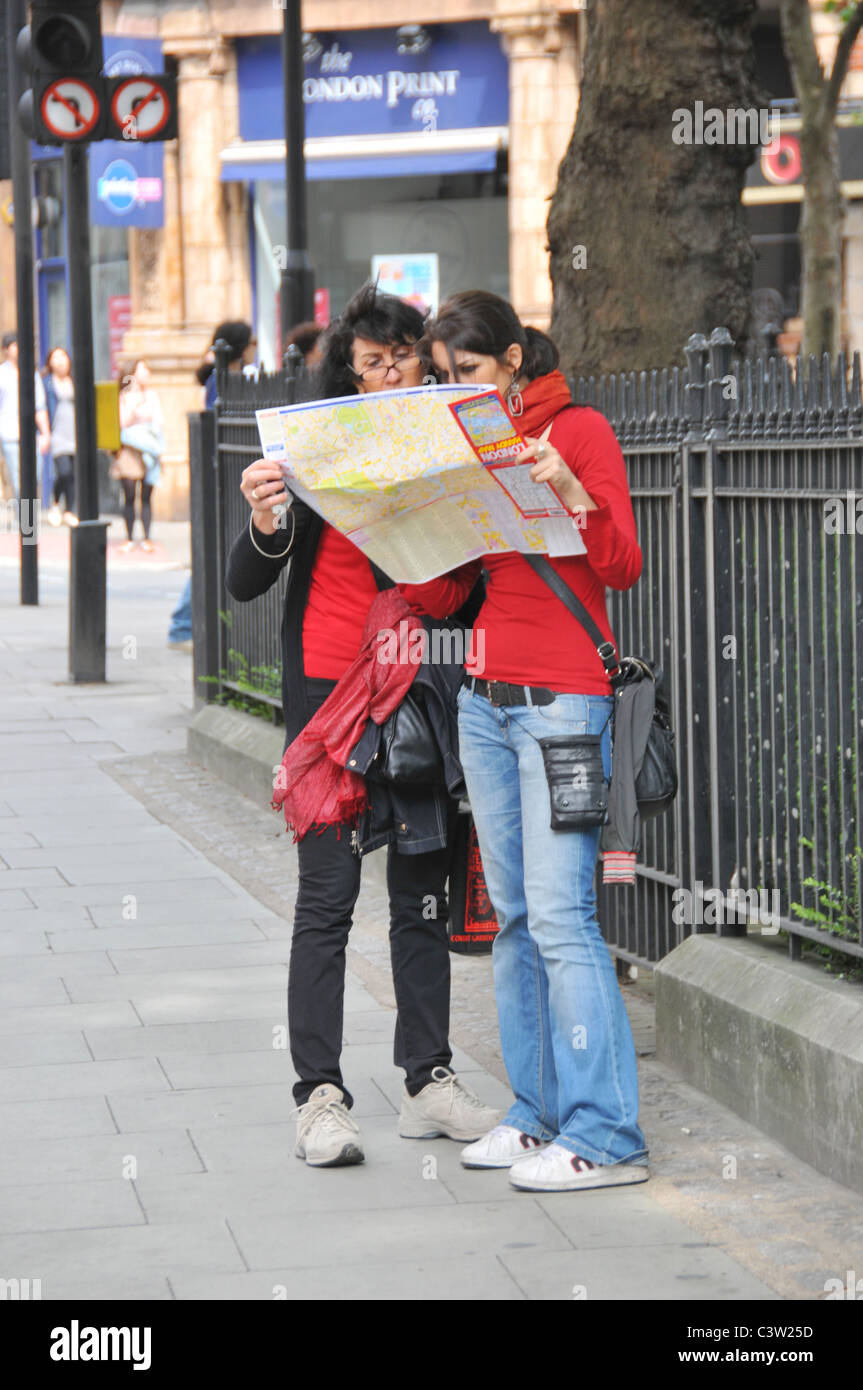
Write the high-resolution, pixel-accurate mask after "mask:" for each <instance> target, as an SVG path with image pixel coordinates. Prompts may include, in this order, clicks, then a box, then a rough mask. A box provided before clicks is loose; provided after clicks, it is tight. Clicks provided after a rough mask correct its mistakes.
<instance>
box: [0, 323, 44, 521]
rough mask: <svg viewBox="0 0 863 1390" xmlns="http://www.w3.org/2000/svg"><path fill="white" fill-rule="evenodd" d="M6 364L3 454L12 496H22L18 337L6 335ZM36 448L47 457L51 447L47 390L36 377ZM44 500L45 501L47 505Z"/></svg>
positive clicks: (0, 419) (0, 401) (2, 371)
mask: <svg viewBox="0 0 863 1390" xmlns="http://www.w3.org/2000/svg"><path fill="white" fill-rule="evenodd" d="M2 346H3V351H4V352H5V354H6V358H5V361H3V362H2V363H0V450H2V453H3V460H4V462H5V464H6V472H7V473H8V475H9V486H10V487H11V489H12V496H13V497H18V496H19V495H20V492H21V430H20V424H19V419H18V334H17V333H4V335H3V339H2ZM36 430H37V436H38V438H37V447H38V450H39V453H40V454H43V455H44V454H45V453H47V452H48V450H49V449H50V447H51V427H50V425H49V423H48V411H47V406H46V401H45V387H44V386H43V385H42V379H41V377H40V376H39V373H38V372H37V373H36ZM44 500H45V499H44V497H43V501H44Z"/></svg>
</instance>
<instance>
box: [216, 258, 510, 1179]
mask: <svg viewBox="0 0 863 1390" xmlns="http://www.w3.org/2000/svg"><path fill="white" fill-rule="evenodd" d="M422 329H423V320H422V316H421V315H420V314H419V313H418V311H417V310H416V309H415V308H413V306H412V305H409V304H406V303H404V302H403V301H402V300H400V299H396V298H395V297H394V296H392V295H384V294H378V293H377V292H376V288H375V286H374V285H367V286H365V287H364V288H363V289H362V290H361V291H360V292H359V293H358V294H357V295H355V296H354V298H353V299H352V300H351V302H350V303H349V304H348V305H347V307H346V309H345V311H344V313H343V314H342V315H341V316H340V317H339V318H338V319H337V320H336V321H335V323H333V324H332V325H331V326H330V328H329V330H328V331H327V334H326V336H325V338H324V339H323V340H322V349H323V360H322V364H321V369H320V375H319V378H318V379H317V381H316V383H315V384H316V386H317V394H318V395H319V396H320V397H332V396H344V395H356V394H360V395H363V394H365V393H366V392H373V391H386V390H389V391H392V390H397V389H399V388H401V387H411V386H419V385H421V383H422V375H423V372H422V367H421V365H420V359H419V356H418V351H417V341H418V339H419V337H420V335H421V333H422ZM241 489H242V493H243V496H244V497H245V499H246V501H247V502H248V504H249V507H250V509H251V515H250V517H249V522H248V525H247V526H244V527H243V530H242V531H241V533H240V535H239V536H238V537H237V539H236V541H235V542H234V545H233V547H232V549H231V553H230V555H229V557H228V567H227V574H226V586H227V588H228V590H229V592H230V593H231V594H232V595H233V596H234V598H236V599H239V600H241V601H248V600H250V599H254V598H255V597H256V596H257V595H258V594H261V593H263V592H265V591H266V589H268V588H269V587H270V586H271V585H272V584H273V583H274V582H275V581H276V579H277V578H278V576H279V574H280V573H281V571H282V570H283V569H284V567H285V565H286V564H287V563H288V561H289V559H290V564H291V575H290V582H289V584H288V587H287V590H286V594H285V613H284V618H283V623H282V643H283V706H284V714H285V728H286V734H287V741H288V742H289V743H290V742H291V741H292V740H293V739H294V738H295V737H296V735H297V734H298V733H299V732H300V729H301V728H303V727H304V726H305V724H306V723H307V722H308V720H309V719H311V717H312V716H313V715H314V714H315V713H316V712H317V710H318V709H319V708H320V706H321V705H322V704H323V702H324V700H325V699H326V698H327V696H328V695H329V694H330V693H331V692H332V690H333V689H334V687H335V685H336V682H337V681H338V680H339V679H340V678H341V677H342V676H343V675H344V674H345V671H346V670H347V668H348V667H349V666H350V665H351V664H352V663H353V661H354V660H355V659H356V657H357V655H358V653H359V650H360V645H361V639H362V633H363V628H364V626H365V622H366V617H367V614H368V611H369V607H370V605H371V603H372V601H373V599H374V598H375V597H376V596H377V594H378V584H379V582H380V583H381V584H382V585H384V586H387V585H388V584H389V583H390V582H391V581H389V580H387V578H386V576H385V575H382V574H381V573H380V571H377V574H375V573H374V572H373V570H372V567H371V565H370V563H369V561H368V560H367V559H366V557H365V556H364V555H363V553H362V551H361V550H358V549H357V547H356V546H355V545H353V544H352V543H351V541H349V540H348V539H347V538H346V537H345V536H343V535H341V534H340V533H339V532H338V531H336V530H334V528H333V527H332V526H329V525H328V524H326V523H325V522H324V521H322V519H321V518H320V517H319V516H318V515H317V514H316V513H314V512H312V511H311V509H310V508H309V507H307V506H305V505H304V503H302V502H300V501H293V500H292V498H291V497H290V496H289V495H288V493H287V492H286V490H285V482H284V478H283V476H282V471H281V469H280V467H279V466H278V465H277V464H273V463H267V462H266V461H265V460H263V459H258V460H257V461H256V462H254V463H252V464H250V465H249V466H248V468H246V469H245V471H244V472H243V477H242V483H241ZM478 573H479V566H478V565H475V566H463V567H462V569H461V570H460V571H456V572H455V573H454V574H452V575H443V576H441V577H440V578H439V579H434V580H431V581H430V582H429V583H427V584H414V585H409V584H404V585H399V586H398V587H399V591H400V593H401V595H402V597H403V598H404V599H405V600H406V601H407V603H408V604H409V606H410V607H411V609H412V610H413V612H415V613H417V614H423V613H429V614H431V615H432V616H433V617H438V618H443V617H446V616H447V615H449V614H451V613H455V612H456V611H457V610H458V609H459V608H460V607H461V605H462V604H463V603H464V602H465V599H466V598H467V596H468V594H469V592H470V590H471V588H472V587H473V585H474V583H475V581H476V579H477V576H478ZM431 796H432V793H431V791H430V792H429V799H431ZM421 809H422V806H418V808H417V815H419V812H420V810H421ZM456 809H457V808H456V803H455V802H454V801H452V800H451V799H450V800H449V812H448V814H447V812H446V811H444V813H443V814H442V815H441V817H438V816H437V815H436V814H431V815H430V816H424V817H423V827H420V828H419V829H416V828H414V827H410V826H403V827H402V830H406V831H408V832H409V833H408V834H407V835H402V834H401V833H400V832H394V842H392V843H390V845H389V849H388V860H387V888H388V892H389V903H390V951H391V957H392V966H393V983H394V987H395V996H396V1008H397V1021H396V1035H395V1061H396V1064H397V1065H398V1066H400V1067H403V1068H404V1070H405V1073H406V1083H405V1091H404V1094H403V1097H402V1107H401V1113H400V1115H399V1133H400V1134H401V1135H402V1136H403V1137H405V1138H426V1137H433V1136H435V1135H438V1134H442V1135H445V1136H446V1137H448V1138H451V1139H457V1140H461V1142H463V1143H464V1142H465V1141H466V1140H468V1139H476V1138H477V1137H478V1136H479V1135H480V1134H482V1133H483V1131H484V1130H486V1129H487V1128H488V1127H489V1125H492V1124H494V1122H495V1120H496V1119H497V1117H498V1112H496V1111H494V1110H492V1109H491V1108H490V1107H489V1106H486V1105H483V1104H482V1102H481V1101H480V1100H479V1099H478V1097H476V1096H475V1095H474V1094H473V1092H472V1091H471V1090H470V1089H469V1088H468V1087H467V1086H465V1085H464V1084H463V1083H462V1082H461V1081H460V1080H459V1078H458V1077H457V1076H456V1075H455V1073H454V1072H453V1071H452V1068H451V1066H450V1063H451V1060H452V1052H451V1049H450V1045H449V1039H448V1031H449V1001H450V969H449V950H448V942H447V934H446V896H445V885H446V878H447V872H448V867H449V858H450V849H449V845H448V843H447V840H448V839H449V837H450V836H451V833H452V830H453V828H454V825H455V818H456ZM432 810H433V808H432ZM429 819H430V820H432V821H434V822H435V823H437V821H438V819H440V820H441V821H442V822H446V824H441V825H440V826H439V827H438V829H437V831H436V833H435V834H433V835H426V834H424V833H423V829H424V827H425V821H426V820H429ZM415 829H416V833H411V832H414V831H415ZM430 842H431V844H433V845H434V848H431V847H430ZM297 853H298V875H299V882H298V887H297V905H296V913H295V917H294V933H293V941H292V945H291V963H290V972H289V979H288V1024H289V1031H290V1044H291V1057H292V1060H293V1063H294V1068H295V1070H296V1072H297V1076H298V1080H297V1083H296V1085H295V1086H294V1099H295V1101H296V1104H297V1106H298V1107H299V1110H298V1125H297V1145H296V1150H295V1152H296V1154H297V1157H299V1158H304V1159H305V1160H306V1162H307V1163H309V1164H311V1165H313V1166H315V1167H336V1166H339V1165H342V1164H349V1163H358V1162H361V1161H362V1159H363V1156H364V1155H363V1148H362V1140H361V1137H360V1133H359V1129H358V1127H357V1125H356V1123H355V1121H354V1120H353V1117H352V1116H351V1115H350V1114H349V1111H350V1109H351V1107H352V1105H353V1098H352V1096H351V1094H350V1092H349V1090H348V1088H347V1086H346V1085H345V1082H344V1080H343V1079H342V1071H341V1060H340V1059H341V1050H342V1024H343V1010H344V983H345V948H346V946H347V942H348V933H349V931H350V928H351V923H352V918H353V910H354V905H355V903H356V900H357V896H358V894H359V890H360V859H359V857H358V854H357V853H356V851H355V849H354V848H353V846H352V843H351V835H350V833H346V832H345V829H344V827H343V826H340V825H326V826H317V827H316V829H313V830H312V831H311V832H310V833H308V834H306V835H304V836H303V838H302V839H301V840H300V842H299V844H298V846H297ZM432 903H433V904H434V908H435V911H434V912H433V913H430V912H429V906H430V904H432Z"/></svg>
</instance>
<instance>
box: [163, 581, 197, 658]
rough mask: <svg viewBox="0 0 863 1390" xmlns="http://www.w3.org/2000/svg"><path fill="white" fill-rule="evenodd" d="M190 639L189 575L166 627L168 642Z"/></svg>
mask: <svg viewBox="0 0 863 1390" xmlns="http://www.w3.org/2000/svg"><path fill="white" fill-rule="evenodd" d="M191 640H192V576H191V575H189V577H188V579H187V580H186V584H185V587H184V589H183V592H182V593H181V595H180V597H179V600H178V602H177V607H176V608H175V609H174V611H173V613H172V614H171V626H170V627H169V629H168V641H169V642H190V641H191Z"/></svg>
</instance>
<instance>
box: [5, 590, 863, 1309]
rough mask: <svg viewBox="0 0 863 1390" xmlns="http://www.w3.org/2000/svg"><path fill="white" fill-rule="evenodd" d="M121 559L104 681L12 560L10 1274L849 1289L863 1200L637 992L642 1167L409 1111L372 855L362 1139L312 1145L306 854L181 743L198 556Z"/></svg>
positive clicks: (473, 1068)
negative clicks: (401, 1128) (297, 1062)
mask: <svg viewBox="0 0 863 1390" xmlns="http://www.w3.org/2000/svg"><path fill="white" fill-rule="evenodd" d="M175 563H176V562H175ZM110 577H111V593H110V600H109V633H110V648H111V652H110V663H109V677H110V680H109V683H108V684H106V685H105V686H100V687H95V686H87V687H81V686H74V687H73V686H69V685H68V684H65V683H64V676H65V671H66V652H65V638H66V624H67V614H66V606H65V578H64V575H63V573H62V570H61V568H60V567H59V566H58V567H56V569H52V567H51V566H50V565H47V566H46V567H45V582H44V584H43V603H42V605H41V606H40V607H39V608H38V609H33V608H30V609H21V608H19V607H18V606H17V577H16V575H15V571H14V567H12V566H10V565H9V564H8V562H7V563H6V564H5V565H2V566H0V632H2V636H0V955H2V958H3V960H2V973H0V1031H2V1033H3V1035H4V1037H3V1043H4V1045H3V1047H2V1048H0V1063H2V1065H0V1133H2V1134H3V1136H4V1138H3V1163H2V1165H0V1278H4V1279H7V1280H8V1279H13V1278H18V1279H25V1278H27V1279H30V1280H34V1279H39V1280H41V1288H42V1297H43V1298H45V1299H58V1298H83V1299H95V1298H122V1299H134V1298H138V1299H146V1300H149V1299H171V1298H175V1299H197V1298H206V1299H236V1298H250V1299H272V1298H274V1297H279V1296H287V1298H289V1299H314V1300H319V1299H320V1300H330V1299H333V1300H341V1299H399V1300H401V1299H436V1300H451V1299H460V1298H464V1299H471V1300H476V1299H486V1300H522V1299H526V1298H535V1299H566V1300H571V1299H573V1298H580V1297H585V1296H586V1297H587V1298H588V1299H592V1300H596V1299H613V1300H628V1299H644V1298H650V1299H653V1298H663V1299H674V1300H690V1299H699V1300H703V1299H713V1298H721V1299H727V1300H736V1299H771V1298H777V1297H788V1298H817V1297H823V1290H824V1281H825V1280H826V1279H828V1278H831V1277H835V1276H837V1275H838V1276H840V1277H842V1278H844V1276H845V1271H846V1269H850V1268H854V1267H855V1265H854V1263H853V1261H854V1258H855V1256H854V1253H853V1252H854V1251H855V1250H856V1258H857V1261H858V1264H859V1251H860V1241H861V1233H863V1199H861V1198H859V1197H856V1196H855V1195H854V1194H851V1193H848V1192H847V1191H846V1190H845V1189H843V1188H840V1187H837V1186H836V1185H835V1184H833V1183H830V1182H828V1181H827V1180H825V1179H823V1178H821V1177H820V1176H819V1175H818V1174H816V1173H814V1172H813V1171H812V1170H811V1169H807V1168H805V1166H804V1165H802V1164H800V1163H799V1162H798V1161H797V1160H795V1159H793V1158H792V1157H791V1156H790V1155H788V1154H786V1153H784V1152H783V1151H782V1150H781V1149H780V1148H779V1147H778V1146H777V1145H775V1144H772V1143H771V1142H770V1141H769V1140H766V1139H764V1138H763V1137H762V1136H760V1135H759V1134H758V1133H757V1132H756V1131H753V1130H752V1129H751V1128H749V1129H748V1128H747V1127H746V1126H745V1125H744V1124H743V1123H742V1122H741V1121H739V1120H737V1119H736V1118H735V1117H734V1116H732V1115H730V1114H729V1112H727V1111H724V1110H722V1108H721V1107H720V1106H718V1105H715V1104H714V1103H712V1102H710V1101H707V1100H705V1099H704V1098H703V1097H701V1096H699V1095H698V1093H696V1092H694V1091H692V1090H691V1088H688V1087H686V1086H685V1085H683V1084H682V1083H679V1082H677V1081H676V1080H675V1078H674V1076H673V1074H671V1073H670V1072H669V1071H668V1070H667V1069H666V1068H662V1067H660V1066H658V1064H657V1063H656V1062H655V1060H653V1059H652V1058H651V1057H650V1055H649V1054H650V1051H651V1042H650V1036H651V1008H650V1000H649V994H647V993H641V992H638V991H637V990H635V989H632V988H627V989H626V991H625V993H626V996H627V1001H628V1006H629V1008H630V1012H631V1017H632V1019H633V1023H634V1027H635V1032H636V1038H637V1040H638V1045H639V1051H640V1052H641V1054H642V1057H641V1080H642V1095H643V1110H642V1122H643V1125H644V1128H645V1131H646V1133H647V1136H648V1142H649V1143H650V1146H651V1151H652V1160H653V1170H652V1171H653V1174H654V1176H653V1177H652V1178H651V1181H650V1182H649V1183H648V1184H646V1185H644V1186H642V1187H639V1188H633V1189H629V1190H626V1189H624V1190H620V1191H606V1192H594V1193H583V1194H556V1195H548V1196H545V1197H542V1196H540V1197H534V1196H532V1195H530V1194H523V1193H516V1192H514V1191H513V1190H512V1189H511V1188H510V1187H509V1186H508V1183H507V1180H506V1175H505V1174H502V1173H494V1172H490V1173H482V1172H477V1173H469V1172H467V1171H465V1170H464V1169H462V1168H461V1166H460V1164H459V1161H458V1155H459V1145H457V1144H453V1143H450V1142H448V1141H446V1140H437V1141H433V1142H427V1141H421V1142H410V1141H405V1140H401V1139H399V1138H398V1136H397V1133H396V1118H397V1113H398V1106H399V1101H400V1088H401V1075H400V1073H398V1072H397V1071H396V1069H395V1068H394V1066H393V1063H392V1028H393V1022H394V1015H393V1009H392V991H391V984H390V980H389V970H388V964H387V959H386V931H385V921H386V904H385V898H384V894H383V890H382V887H381V881H380V875H379V874H377V873H375V872H374V871H373V866H372V864H371V863H370V864H369V866H368V868H369V870H371V872H369V873H368V875H367V878H368V881H367V883H366V884H365V886H364V889H363V894H362V896H361V899H360V904H359V908H358V913H357V919H356V927H355V930H354V932H353V934H352V941H351V949H350V952H349V968H348V984H347V995H346V1017H345V1050H344V1069H345V1075H346V1078H349V1080H350V1084H351V1087H352V1089H353V1091H354V1093H355V1097H356V1108H355V1111H354V1114H355V1116H356V1118H357V1119H358V1121H359V1123H360V1125H361V1128H362V1133H363V1136H364V1140H365V1147H366V1162H365V1164H363V1165H361V1166H358V1167H356V1168H350V1169H339V1170H328V1171H325V1170H318V1171H315V1170H312V1169H309V1168H307V1167H306V1166H305V1165H304V1164H302V1163H300V1162H299V1161H297V1160H296V1159H295V1158H294V1157H293V1156H292V1143H293V1134H294V1126H293V1124H292V1123H291V1122H290V1120H289V1114H290V1110H291V1107H292V1099H291V1092H290V1087H291V1082H292V1080H293V1076H292V1071H291V1066H290V1058H289V1054H288V1053H287V1051H285V1050H284V1047H283V1046H280V1043H281V1042H282V1028H283V1024H284V1022H285V986H286V974H287V970H286V967H287V960H288V952H289V935H290V911H291V904H292V899H293V893H294V885H295V854H294V851H293V849H292V847H291V845H290V841H289V837H287V836H286V835H284V833H282V827H281V825H280V822H279V820H278V818H277V817H276V816H275V815H274V813H272V812H271V811H269V809H267V808H265V807H259V806H255V805H254V804H253V803H251V802H249V801H246V800H245V799H243V798H241V797H239V796H238V795H237V793H235V792H233V791H232V790H231V789H230V788H228V787H226V786H225V784H222V783H219V782H218V781H216V780H215V779H213V778H212V777H210V776H208V775H207V774H205V773H203V772H202V771H201V770H200V769H196V768H195V767H194V766H192V765H191V764H190V763H189V762H188V760H187V759H186V757H185V724H186V721H187V719H188V717H189V714H190V713H191V703H192V702H191V688H190V685H191V660H190V658H189V657H188V656H186V655H185V654H182V653H179V652H176V651H169V650H168V649H167V648H166V646H165V629H166V624H167V614H168V613H169V612H170V609H171V607H172V606H173V604H174V602H175V601H176V597H177V595H178V593H179V589H180V587H181V585H182V581H183V575H182V573H180V572H178V571H177V570H176V569H173V570H168V569H159V570H157V569H153V568H152V567H150V573H149V575H144V574H143V573H141V569H138V570H137V572H136V573H132V572H128V571H121V570H120V568H119V566H117V565H115V564H114V563H113V562H112V565H111V568H110ZM130 638H134V642H133V643H131V644H130V642H129V639H130ZM131 648H134V650H135V655H134V657H133V658H131V659H129V658H128V657H127V658H124V656H123V652H124V651H125V652H127V653H128V651H129V650H130V649H131ZM453 967H454V987H453V1039H454V1041H455V1043H456V1052H455V1062H454V1065H455V1066H456V1067H457V1068H458V1070H459V1072H460V1073H461V1074H462V1075H463V1076H464V1077H465V1079H466V1080H467V1082H468V1083H469V1084H470V1085H472V1086H473V1087H474V1088H475V1089H476V1090H477V1091H478V1092H479V1093H480V1094H481V1095H482V1096H483V1098H484V1099H487V1100H489V1101H491V1102H496V1103H500V1104H501V1105H504V1104H506V1103H507V1102H508V1095H509V1092H508V1088H507V1086H506V1084H505V1079H504V1073H503V1070H502V1067H501V1063H500V1054H499V1049H498V1046H497V1036H496V1027H495V1020H494V1010H493V998H492V990H491V981H490V963H489V961H488V959H486V958H483V959H479V960H475V959H465V958H454V960H453ZM729 1158H733V1159H734V1160H735V1162H734V1164H733V1165H732V1166H733V1167H734V1168H735V1174H734V1177H733V1180H731V1177H730V1173H729V1171H728V1170H729V1164H728V1159H729Z"/></svg>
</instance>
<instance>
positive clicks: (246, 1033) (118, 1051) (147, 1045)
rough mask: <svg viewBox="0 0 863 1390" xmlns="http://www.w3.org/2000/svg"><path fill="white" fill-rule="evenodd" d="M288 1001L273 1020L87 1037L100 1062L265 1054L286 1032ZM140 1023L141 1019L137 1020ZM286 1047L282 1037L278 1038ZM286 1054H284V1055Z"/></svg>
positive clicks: (95, 1031)
mask: <svg viewBox="0 0 863 1390" xmlns="http://www.w3.org/2000/svg"><path fill="white" fill-rule="evenodd" d="M283 1013H284V1000H282V1008H281V1009H279V1010H274V1011H273V1016H272V1018H266V1017H265V1018H261V1019H242V1020H237V1021H224V1022H219V1023H212V1022H211V1023H180V1024H157V1025H155V1026H148V1027H140V1026H139V1027H138V1028H98V1027H95V1028H87V1030H86V1032H85V1034H84V1037H85V1039H86V1042H87V1046H88V1047H89V1049H90V1051H91V1053H92V1055H93V1056H94V1057H95V1058H96V1060H97V1061H100V1060H102V1059H107V1058H117V1057H163V1058H165V1059H167V1058H169V1057H171V1056H172V1055H173V1054H175V1053H186V1052H199V1053H208V1052H213V1053H216V1054H222V1053H225V1052H264V1053H266V1052H267V1051H268V1050H270V1051H271V1050H272V1049H273V1047H274V1041H273V1038H274V1029H278V1030H280V1031H281V1032H285V1031H286V1030H285V1020H284V1017H283ZM136 1021H137V1020H136ZM277 1040H278V1042H279V1045H280V1046H281V1047H282V1048H283V1047H284V1044H283V1043H282V1041H281V1038H278V1039H277ZM282 1055H284V1051H283V1054H282Z"/></svg>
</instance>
